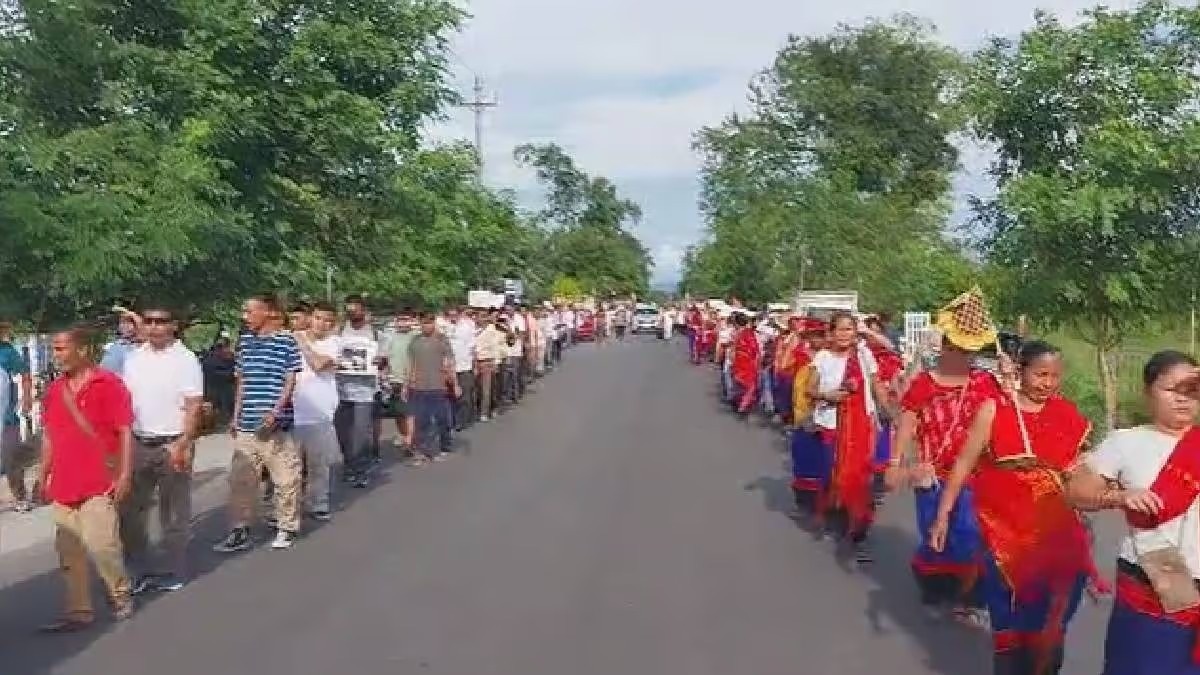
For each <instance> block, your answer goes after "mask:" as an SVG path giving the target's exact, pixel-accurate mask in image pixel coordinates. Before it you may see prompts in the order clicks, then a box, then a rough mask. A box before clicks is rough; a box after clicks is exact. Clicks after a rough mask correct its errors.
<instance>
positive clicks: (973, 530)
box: [912, 484, 984, 604]
mask: <svg viewBox="0 0 1200 675" xmlns="http://www.w3.org/2000/svg"><path fill="white" fill-rule="evenodd" d="M913 493H914V495H915V497H916V515H917V534H918V536H920V538H921V539H920V544H919V545H918V546H917V550H916V553H915V554H914V555H913V560H912V569H913V573H914V574H915V575H916V577H917V583H918V585H920V587H921V595H922V601H924V602H926V603H929V604H934V603H947V602H949V603H957V602H961V601H967V600H968V599H969V597H968V596H969V595H972V594H973V590H974V587H975V585H976V584H975V582H976V581H977V580H978V579H979V576H980V574H981V573H982V571H983V570H982V562H983V560H982V556H983V553H984V547H983V536H982V534H981V533H980V531H979V521H978V520H977V519H976V518H975V498H974V493H973V492H972V491H971V488H969V487H963V489H962V492H960V493H959V495H958V500H957V501H956V502H955V504H954V508H953V509H952V510H951V511H950V527H949V530H948V531H947V532H946V545H945V547H944V548H943V550H942V551H941V552H940V553H939V552H937V551H934V550H933V549H932V548H930V547H929V528H930V527H931V526H932V525H933V522H934V520H936V519H937V508H938V501H939V500H940V499H941V497H942V486H941V484H938V485H935V486H934V487H931V488H920V489H917V490H914V491H913Z"/></svg>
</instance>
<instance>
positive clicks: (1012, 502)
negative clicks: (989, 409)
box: [972, 396, 1091, 595]
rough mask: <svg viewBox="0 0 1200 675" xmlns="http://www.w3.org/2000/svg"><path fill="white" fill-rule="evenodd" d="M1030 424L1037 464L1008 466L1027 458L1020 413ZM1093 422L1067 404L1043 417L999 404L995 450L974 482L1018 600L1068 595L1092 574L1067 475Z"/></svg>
mask: <svg viewBox="0 0 1200 675" xmlns="http://www.w3.org/2000/svg"><path fill="white" fill-rule="evenodd" d="M1018 414H1020V415H1021V416H1022V417H1023V418H1024V420H1025V429H1026V431H1027V433H1028V434H1029V444H1030V449H1031V450H1032V452H1033V454H1034V455H1035V456H1036V461H1035V462H1034V463H1029V462H1024V463H1021V464H1013V465H1005V464H1003V462H1004V460H1005V459H1006V458H1008V459H1011V458H1015V457H1017V456H1019V455H1022V454H1023V453H1024V452H1025V445H1024V442H1023V440H1022V437H1021V428H1020V424H1019V422H1018V418H1017V415H1018ZM1090 430H1091V423H1090V422H1088V420H1087V418H1086V417H1084V416H1083V414H1082V413H1080V412H1079V409H1078V408H1076V407H1075V404H1073V403H1071V402H1070V401H1068V400H1067V399H1065V398H1061V397H1057V396H1056V397H1054V398H1051V399H1050V400H1048V401H1046V404H1045V406H1044V407H1043V408H1042V410H1041V411H1040V412H1036V413H1031V412H1023V411H1022V412H1018V410H1017V408H1016V406H1015V405H1013V402H1012V400H1011V399H1009V398H1008V397H1000V398H998V399H997V401H996V418H995V420H994V421H993V423H992V435H991V447H990V451H989V453H988V454H987V455H986V456H985V457H984V458H983V459H982V461H981V462H980V465H979V469H978V471H977V473H976V475H975V478H974V482H973V483H972V485H973V487H974V490H975V507H976V510H977V512H978V517H979V525H980V529H981V530H982V532H983V536H984V539H985V540H986V541H987V544H988V548H989V549H990V550H991V551H992V555H993V556H994V557H995V559H996V565H997V567H999V568H1000V572H1001V574H1002V575H1003V576H1004V578H1005V581H1007V582H1008V583H1009V586H1010V587H1011V588H1012V589H1013V590H1014V592H1016V593H1017V594H1018V595H1021V594H1023V593H1026V592H1029V591H1030V590H1031V589H1033V590H1037V589H1045V588H1046V587H1047V585H1048V587H1049V588H1051V589H1054V590H1056V591H1066V590H1068V589H1069V588H1070V587H1071V586H1072V585H1073V584H1074V583H1075V582H1076V580H1077V579H1078V578H1079V575H1080V574H1083V573H1085V572H1087V571H1088V570H1090V568H1091V550H1090V541H1089V537H1088V533H1087V529H1086V528H1085V527H1084V525H1083V522H1082V521H1081V520H1080V518H1079V515H1078V514H1077V513H1076V512H1075V509H1073V508H1072V507H1071V506H1070V504H1069V503H1068V502H1067V498H1066V494H1065V487H1064V484H1063V478H1062V474H1063V472H1065V471H1066V470H1067V469H1068V468H1070V467H1071V466H1072V465H1073V464H1074V463H1075V461H1076V460H1077V459H1078V458H1079V453H1080V452H1081V451H1082V448H1083V443H1084V441H1085V440H1086V439H1087V435H1088V432H1089V431H1090Z"/></svg>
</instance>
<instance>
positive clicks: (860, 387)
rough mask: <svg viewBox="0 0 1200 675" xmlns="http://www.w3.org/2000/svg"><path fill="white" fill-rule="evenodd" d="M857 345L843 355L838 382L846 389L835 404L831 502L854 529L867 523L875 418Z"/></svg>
mask: <svg viewBox="0 0 1200 675" xmlns="http://www.w3.org/2000/svg"><path fill="white" fill-rule="evenodd" d="M858 353H859V350H858V347H857V346H855V347H853V348H851V350H850V354H849V355H848V356H847V357H846V373H845V375H844V376H843V377H842V385H843V387H844V388H845V389H847V390H848V391H850V394H849V395H848V396H846V398H844V399H842V402H841V403H840V404H839V405H838V412H837V435H836V439H835V446H834V457H833V477H832V482H831V485H830V492H831V494H830V499H831V502H830V503H831V504H832V505H833V506H835V507H840V508H843V509H845V510H846V513H847V515H848V516H849V520H850V524H851V527H852V528H853V529H854V530H856V531H858V530H861V529H862V528H864V527H866V526H867V525H870V523H871V518H872V515H873V513H872V508H871V507H872V502H873V495H872V493H871V481H872V479H873V476H874V467H873V465H872V462H873V459H874V456H875V434H876V430H875V420H874V419H873V418H872V417H871V415H870V414H868V412H867V396H869V395H870V392H869V391H868V389H869V387H870V386H871V382H870V381H869V380H868V379H867V378H866V376H865V375H864V373H863V370H862V363H861V362H860V361H859V357H858Z"/></svg>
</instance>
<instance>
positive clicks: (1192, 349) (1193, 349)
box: [1188, 288, 1196, 356]
mask: <svg viewBox="0 0 1200 675" xmlns="http://www.w3.org/2000/svg"><path fill="white" fill-rule="evenodd" d="M1191 309H1192V331H1191V333H1192V334H1191V338H1190V339H1189V340H1188V344H1189V348H1188V353H1189V354H1191V355H1192V356H1195V355H1196V289H1194V288H1193V289H1192V308H1191Z"/></svg>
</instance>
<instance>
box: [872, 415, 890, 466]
mask: <svg viewBox="0 0 1200 675" xmlns="http://www.w3.org/2000/svg"><path fill="white" fill-rule="evenodd" d="M877 433H878V435H877V436H876V438H875V471H877V472H878V471H883V470H884V469H886V468H887V466H888V462H890V461H892V423H891V422H888V421H884V422H883V423H882V424H880V425H879V431H878V432H877Z"/></svg>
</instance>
